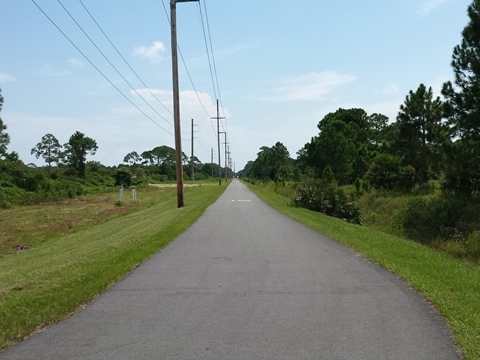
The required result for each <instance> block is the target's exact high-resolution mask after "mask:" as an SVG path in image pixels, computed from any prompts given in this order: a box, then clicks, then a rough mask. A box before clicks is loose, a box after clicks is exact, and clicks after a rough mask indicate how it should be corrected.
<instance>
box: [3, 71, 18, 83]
mask: <svg viewBox="0 0 480 360" xmlns="http://www.w3.org/2000/svg"><path fill="white" fill-rule="evenodd" d="M7 81H17V79H15V78H14V77H13V76H12V75H10V74H6V73H3V72H0V82H7Z"/></svg>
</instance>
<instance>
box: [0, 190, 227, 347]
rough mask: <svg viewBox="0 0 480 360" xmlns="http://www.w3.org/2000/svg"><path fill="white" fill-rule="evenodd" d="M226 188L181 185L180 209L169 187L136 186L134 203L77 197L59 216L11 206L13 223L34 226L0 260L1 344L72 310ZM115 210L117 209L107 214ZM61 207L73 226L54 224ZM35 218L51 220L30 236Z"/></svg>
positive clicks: (173, 233) (193, 217)
mask: <svg viewBox="0 0 480 360" xmlns="http://www.w3.org/2000/svg"><path fill="white" fill-rule="evenodd" d="M225 188H226V186H195V187H188V188H185V191H184V198H185V206H184V207H182V208H177V198H176V190H175V188H165V189H163V188H162V189H158V188H153V189H150V190H147V191H145V192H140V193H139V194H138V199H139V200H138V201H139V202H140V204H137V205H132V204H130V205H121V206H116V205H115V204H114V202H115V200H117V198H116V195H115V196H113V198H111V197H108V198H104V201H100V200H99V199H97V200H96V201H93V203H94V205H91V208H90V204H89V206H86V204H84V203H82V202H73V203H68V204H67V205H65V204H57V205H56V206H60V207H61V208H62V211H59V213H58V214H56V215H54V214H50V216H52V217H54V216H57V215H58V216H59V217H60V219H61V220H55V219H50V220H48V219H47V220H45V213H47V211H46V208H45V207H48V206H51V205H40V206H38V207H37V206H34V207H26V208H22V209H20V208H19V209H13V210H17V213H16V216H17V217H16V220H15V221H16V222H17V223H19V224H21V223H29V222H31V223H32V224H33V223H35V224H33V225H31V226H28V227H27V228H28V229H29V231H27V232H26V233H25V234H17V235H19V236H20V237H23V239H22V240H21V241H27V240H28V241H30V240H31V241H32V243H31V245H30V246H29V247H28V248H27V249H26V250H22V251H16V252H13V253H12V252H8V251H7V253H4V255H3V257H2V258H1V261H0V349H3V348H5V347H8V346H9V345H11V344H12V343H13V342H15V341H18V340H21V339H23V338H25V337H27V336H29V334H31V333H32V332H35V331H36V330H37V329H40V328H42V327H44V326H46V325H48V324H51V323H53V322H55V321H58V320H61V319H62V318H64V317H65V316H67V315H69V314H71V313H72V312H75V311H76V309H78V308H79V307H80V306H81V305H82V304H84V303H85V302H88V301H90V300H91V299H93V298H94V297H95V296H97V295H98V294H99V293H100V292H102V291H104V290H105V289H106V288H107V287H108V286H110V285H111V284H112V283H113V282H115V281H116V280H118V279H120V278H121V277H123V276H125V274H127V273H128V272H129V271H130V270H131V269H132V268H134V267H135V266H137V265H138V264H139V263H141V262H143V261H144V260H145V259H146V258H148V257H150V256H151V255H153V254H154V253H156V252H157V251H158V250H160V249H161V248H162V247H164V246H165V245H167V244H168V243H170V242H171V241H172V240H174V239H175V238H176V237H177V236H178V235H179V234H181V233H182V232H183V231H185V230H186V229H187V228H188V227H189V226H190V225H191V224H192V223H193V222H195V221H196V219H198V218H199V217H200V216H201V215H202V214H203V212H204V211H205V209H206V208H207V207H208V206H209V205H210V204H212V203H213V202H214V201H215V200H216V199H217V198H218V197H219V196H220V195H221V193H222V192H223V191H224V190H225ZM88 201H89V200H85V202H88ZM63 205H65V206H63ZM43 206H45V207H43ZM49 209H50V208H49ZM115 209H121V212H120V213H115V212H114V213H112V211H114V210H115ZM6 211H9V210H6ZM62 212H68V213H69V214H68V216H67V218H68V221H70V222H71V227H70V229H63V230H60V231H59V232H56V230H52V229H51V228H52V227H53V226H54V225H53V224H56V222H57V221H66V220H64V218H62V216H64V214H62ZM86 214H88V215H86ZM100 214H104V218H103V219H102V216H103V215H100ZM37 217H39V218H41V219H42V220H41V221H44V222H46V223H48V224H50V225H48V226H47V227H49V229H47V230H45V229H43V230H45V231H44V232H43V235H42V236H43V240H42V241H38V242H35V238H36V236H37V235H38V234H37V232H38V233H42V231H43V230H42V229H41V227H39V226H38V223H36V221H37V220H36V218H37ZM84 217H86V218H87V219H88V220H86V221H83V223H82V218H84ZM83 220H85V219H83ZM12 221H13V220H12ZM3 225H4V224H3ZM3 225H2V228H3ZM36 234H37V235H36ZM46 234H47V235H48V236H47V235H46ZM15 241H19V240H18V239H17V240H14V242H15Z"/></svg>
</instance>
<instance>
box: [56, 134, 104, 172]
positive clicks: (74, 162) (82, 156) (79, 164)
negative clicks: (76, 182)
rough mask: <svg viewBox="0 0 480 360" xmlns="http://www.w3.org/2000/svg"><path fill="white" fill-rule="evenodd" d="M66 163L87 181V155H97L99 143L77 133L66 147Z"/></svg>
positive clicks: (71, 137)
mask: <svg viewBox="0 0 480 360" xmlns="http://www.w3.org/2000/svg"><path fill="white" fill-rule="evenodd" d="M64 148H65V161H66V162H67V164H69V165H70V166H71V167H72V168H73V169H74V170H75V171H76V173H77V175H78V177H79V178H81V179H85V163H86V160H87V155H88V154H90V155H95V152H96V151H97V149H98V146H97V142H96V141H95V140H93V139H92V138H89V137H86V136H85V135H84V134H82V133H81V132H80V131H76V132H75V133H74V134H73V135H72V136H70V139H69V140H68V143H66V144H65V145H64Z"/></svg>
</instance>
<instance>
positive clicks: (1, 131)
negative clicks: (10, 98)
mask: <svg viewBox="0 0 480 360" xmlns="http://www.w3.org/2000/svg"><path fill="white" fill-rule="evenodd" d="M2 107H3V96H2V89H0V112H1V111H2ZM5 130H7V125H5V124H4V123H3V121H2V118H1V117H0V158H3V157H5V156H6V155H7V146H8V144H9V143H10V136H9V135H8V134H7V133H6V132H5Z"/></svg>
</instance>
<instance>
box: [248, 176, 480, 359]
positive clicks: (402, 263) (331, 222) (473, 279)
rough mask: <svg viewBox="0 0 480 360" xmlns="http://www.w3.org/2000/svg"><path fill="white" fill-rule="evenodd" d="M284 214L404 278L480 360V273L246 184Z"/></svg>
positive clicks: (436, 253) (444, 256)
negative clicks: (431, 304) (290, 202)
mask: <svg viewBox="0 0 480 360" xmlns="http://www.w3.org/2000/svg"><path fill="white" fill-rule="evenodd" d="M247 185H248V186H249V188H250V189H251V190H252V191H253V192H255V193H256V194H257V195H258V196H259V197H260V198H261V199H262V200H264V201H265V202H266V203H267V204H269V205H271V206H272V207H273V208H275V209H277V210H279V211H280V212H282V213H284V214H285V215H287V216H289V217H291V218H293V219H295V220H297V221H299V222H301V223H303V224H305V225H307V226H308V227H310V228H312V229H314V230H316V231H318V232H321V233H322V234H325V235H327V236H329V237H330V238H332V239H335V240H337V241H338V242H340V243H343V244H345V245H347V246H348V247H349V248H351V249H353V250H354V251H355V252H357V253H359V254H361V255H362V256H364V257H365V258H367V259H369V260H371V261H373V262H375V263H378V264H380V265H382V266H384V267H385V268H387V269H389V270H391V271H392V272H394V273H395V274H397V275H398V276H400V277H402V278H403V279H405V280H406V281H407V282H408V283H409V284H410V285H411V286H412V287H413V288H415V289H417V290H419V291H420V292H421V293H423V294H424V295H425V297H426V298H427V299H428V300H430V301H431V302H432V303H433V304H434V306H435V307H436V308H437V309H438V311H439V312H440V313H441V314H442V315H443V316H444V317H445V318H446V319H447V321H448V323H449V324H450V327H451V328H452V330H453V332H454V334H455V337H456V340H457V342H458V344H459V345H460V350H461V352H462V353H463V354H464V356H465V358H466V359H469V360H478V359H480V270H479V269H478V268H475V267H474V266H473V265H472V264H469V263H468V262H466V261H462V260H460V259H457V258H453V257H452V256H450V255H448V254H445V253H442V252H440V251H438V250H435V249H431V248H428V247H426V246H423V245H421V244H418V243H416V242H413V241H410V240H407V239H404V238H400V237H395V236H391V235H387V234H385V233H382V232H380V231H378V230H374V229H369V228H367V227H363V226H358V225H354V224H349V223H346V222H345V221H343V220H340V219H335V218H332V217H328V216H326V215H323V214H320V213H316V212H313V211H309V210H306V209H302V208H296V207H292V206H289V205H288V203H289V199H287V198H286V197H284V196H281V195H279V194H277V193H275V192H274V191H273V190H272V189H268V188H266V187H264V186H253V185H251V184H247Z"/></svg>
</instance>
